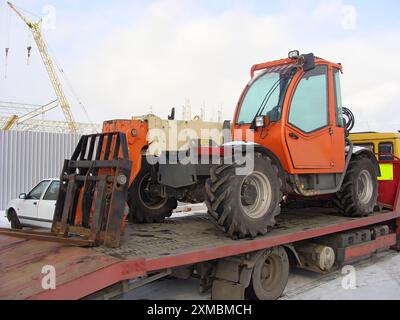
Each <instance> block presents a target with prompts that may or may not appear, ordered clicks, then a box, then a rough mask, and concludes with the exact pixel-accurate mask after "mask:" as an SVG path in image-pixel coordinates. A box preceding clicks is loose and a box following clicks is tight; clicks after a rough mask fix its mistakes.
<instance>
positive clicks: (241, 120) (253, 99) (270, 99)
mask: <svg viewBox="0 0 400 320" xmlns="http://www.w3.org/2000/svg"><path fill="white" fill-rule="evenodd" d="M292 69H293V66H284V67H277V68H271V69H268V70H267V71H265V72H263V73H262V74H260V75H259V76H258V77H257V78H255V79H254V80H253V81H252V82H251V83H250V84H249V85H248V89H247V92H246V94H245V97H244V98H243V100H242V103H241V106H240V112H239V116H238V119H237V123H238V124H249V123H252V121H253V120H254V117H255V116H256V114H257V111H262V112H261V113H260V114H259V115H267V114H268V112H270V111H272V109H274V108H277V109H278V111H279V112H280V110H281V105H282V103H283V98H284V97H285V93H286V89H287V86H288V84H289V82H290V81H289V80H290V78H291V77H290V75H291V70H292Z"/></svg>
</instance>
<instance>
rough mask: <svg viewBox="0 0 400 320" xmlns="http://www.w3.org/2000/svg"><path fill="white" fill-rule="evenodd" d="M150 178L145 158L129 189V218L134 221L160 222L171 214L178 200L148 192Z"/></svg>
mask: <svg viewBox="0 0 400 320" xmlns="http://www.w3.org/2000/svg"><path fill="white" fill-rule="evenodd" d="M155 183H156V182H155V181H153V180H152V172H151V166H150V165H149V164H148V163H147V161H146V160H145V159H143V161H142V168H141V170H140V172H139V174H138V175H137V177H136V179H135V181H134V183H133V184H132V186H131V188H130V189H129V198H128V204H129V219H130V221H132V222H136V223H161V222H164V219H165V218H167V217H170V216H171V215H172V211H173V210H174V209H176V207H177V205H178V202H177V201H176V199H173V198H163V197H155V196H153V195H152V194H150V192H149V190H150V186H151V185H152V184H155Z"/></svg>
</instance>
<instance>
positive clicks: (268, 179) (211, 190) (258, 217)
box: [206, 153, 282, 239]
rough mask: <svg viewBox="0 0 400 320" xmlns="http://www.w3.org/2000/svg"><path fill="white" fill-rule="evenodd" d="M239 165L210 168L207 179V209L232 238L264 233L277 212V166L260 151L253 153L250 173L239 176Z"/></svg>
mask: <svg viewBox="0 0 400 320" xmlns="http://www.w3.org/2000/svg"><path fill="white" fill-rule="evenodd" d="M250 161H253V159H252V158H251V159H250ZM238 167H239V166H238V165H235V164H233V165H228V164H224V165H221V166H219V167H217V168H214V169H212V171H211V178H210V179H209V180H208V181H207V182H206V198H207V199H206V204H207V207H208V212H209V214H210V215H211V216H212V218H213V219H215V220H216V222H217V224H218V225H219V226H220V227H221V228H222V229H223V230H224V231H225V232H227V233H228V234H229V235H230V236H231V237H232V238H233V239H238V238H245V237H253V238H254V237H256V236H257V235H260V234H261V235H264V234H266V233H267V232H268V227H272V226H274V225H275V223H276V222H275V217H276V216H277V215H278V214H279V213H280V202H281V200H282V193H281V187H282V182H281V180H280V179H279V176H278V168H277V167H276V166H275V165H273V164H272V162H271V160H270V158H269V157H267V156H264V155H262V154H260V153H257V154H256V155H255V158H254V170H253V172H251V173H250V174H248V175H238V174H237V172H236V169H238Z"/></svg>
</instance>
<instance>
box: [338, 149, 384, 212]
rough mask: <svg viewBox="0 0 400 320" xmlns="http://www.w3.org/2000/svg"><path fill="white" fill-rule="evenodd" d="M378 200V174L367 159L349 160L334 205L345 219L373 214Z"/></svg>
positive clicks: (359, 157)
mask: <svg viewBox="0 0 400 320" xmlns="http://www.w3.org/2000/svg"><path fill="white" fill-rule="evenodd" d="M377 199H378V173H377V170H376V168H375V166H374V164H373V163H372V161H371V160H370V159H369V158H367V157H362V156H358V157H355V158H354V159H352V160H351V162H350V164H349V168H348V170H347V173H346V177H345V179H344V181H343V185H342V187H341V189H340V191H339V192H338V193H337V194H336V198H335V205H336V207H337V208H338V209H339V210H340V211H341V212H342V214H343V215H345V216H346V217H364V216H368V215H369V214H371V213H373V212H374V208H375V206H376V203H377Z"/></svg>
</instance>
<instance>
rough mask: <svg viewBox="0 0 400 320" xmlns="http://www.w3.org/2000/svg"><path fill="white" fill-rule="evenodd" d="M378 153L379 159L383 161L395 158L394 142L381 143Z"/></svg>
mask: <svg viewBox="0 0 400 320" xmlns="http://www.w3.org/2000/svg"><path fill="white" fill-rule="evenodd" d="M378 153H379V160H381V161H392V160H394V155H393V143H391V142H383V143H380V144H379V151H378Z"/></svg>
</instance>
